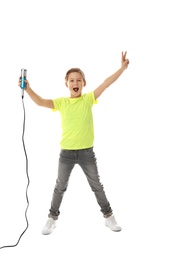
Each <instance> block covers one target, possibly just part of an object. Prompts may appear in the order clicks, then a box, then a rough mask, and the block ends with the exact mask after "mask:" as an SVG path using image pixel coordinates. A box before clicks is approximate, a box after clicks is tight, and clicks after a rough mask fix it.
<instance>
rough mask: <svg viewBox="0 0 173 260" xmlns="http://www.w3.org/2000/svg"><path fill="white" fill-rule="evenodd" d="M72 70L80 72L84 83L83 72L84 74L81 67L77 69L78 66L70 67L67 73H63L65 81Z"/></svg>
mask: <svg viewBox="0 0 173 260" xmlns="http://www.w3.org/2000/svg"><path fill="white" fill-rule="evenodd" d="M72 72H78V73H80V74H81V76H82V78H83V81H84V82H85V83H86V79H85V74H84V73H83V71H82V70H81V69H79V68H72V69H70V70H68V71H67V73H66V75H65V81H67V80H68V76H69V74H70V73H72Z"/></svg>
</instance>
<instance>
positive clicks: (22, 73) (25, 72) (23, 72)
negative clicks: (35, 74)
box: [21, 69, 27, 78]
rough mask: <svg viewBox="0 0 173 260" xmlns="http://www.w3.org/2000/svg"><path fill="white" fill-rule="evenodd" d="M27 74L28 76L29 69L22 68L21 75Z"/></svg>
mask: <svg viewBox="0 0 173 260" xmlns="http://www.w3.org/2000/svg"><path fill="white" fill-rule="evenodd" d="M26 76H27V69H21V77H22V78H24V77H25V78H26Z"/></svg>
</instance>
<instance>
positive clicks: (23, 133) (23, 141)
mask: <svg viewBox="0 0 173 260" xmlns="http://www.w3.org/2000/svg"><path fill="white" fill-rule="evenodd" d="M23 98H24V95H22V105H23V112H24V118H23V132H22V143H23V149H24V153H25V158H26V175H27V180H28V183H27V187H26V201H27V207H26V210H25V219H26V224H27V225H26V228H25V230H24V231H23V232H22V234H21V235H20V237H19V239H18V241H17V243H16V244H14V245H9V246H2V247H0V249H3V248H9V247H15V246H17V245H18V244H19V242H20V239H21V237H22V236H23V235H24V233H25V232H26V230H27V229H28V227H29V222H28V218H27V211H28V207H29V199H28V187H29V184H30V180H29V174H28V156H27V152H26V148H25V140H24V135H25V119H26V113H25V105H24V101H23Z"/></svg>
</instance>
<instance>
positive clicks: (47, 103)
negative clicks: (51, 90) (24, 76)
mask: <svg viewBox="0 0 173 260" xmlns="http://www.w3.org/2000/svg"><path fill="white" fill-rule="evenodd" d="M25 82H26V89H25V91H26V92H27V94H28V95H29V96H30V98H31V99H32V100H33V101H34V102H35V103H36V104H37V105H38V106H42V107H47V108H51V109H53V108H54V104H53V101H52V100H51V99H43V98H42V97H40V96H39V95H37V94H36V93H35V92H34V91H33V90H32V89H31V87H30V84H29V81H28V80H25ZM20 84H21V81H20V78H19V83H18V85H19V86H20Z"/></svg>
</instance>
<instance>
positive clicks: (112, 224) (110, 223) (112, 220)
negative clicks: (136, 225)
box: [105, 215, 121, 232]
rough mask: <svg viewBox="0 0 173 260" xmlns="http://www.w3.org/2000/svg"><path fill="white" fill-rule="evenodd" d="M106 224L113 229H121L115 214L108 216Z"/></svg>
mask: <svg viewBox="0 0 173 260" xmlns="http://www.w3.org/2000/svg"><path fill="white" fill-rule="evenodd" d="M105 226H106V227H108V228H110V229H111V230H112V231H116V232H118V231H121V227H120V226H119V225H118V224H117V222H116V220H115V217H114V215H112V216H110V217H108V218H106V220H105Z"/></svg>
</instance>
